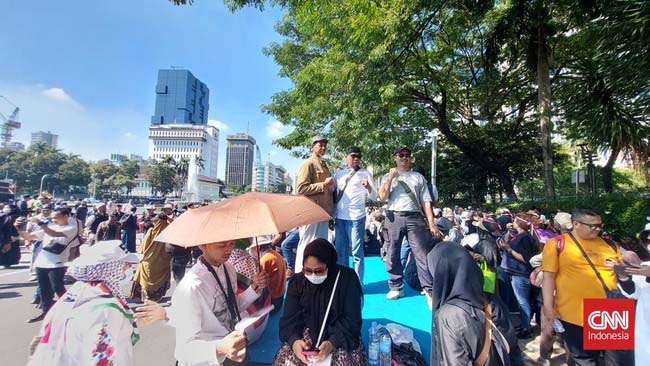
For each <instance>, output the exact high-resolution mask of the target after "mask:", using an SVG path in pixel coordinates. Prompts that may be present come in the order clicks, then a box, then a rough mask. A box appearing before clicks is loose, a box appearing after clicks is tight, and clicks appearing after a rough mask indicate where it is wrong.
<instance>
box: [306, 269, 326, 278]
mask: <svg viewBox="0 0 650 366" xmlns="http://www.w3.org/2000/svg"><path fill="white" fill-rule="evenodd" d="M302 272H303V273H304V274H306V275H317V276H321V275H324V274H325V273H326V272H327V268H317V269H315V270H311V269H309V268H305V267H302Z"/></svg>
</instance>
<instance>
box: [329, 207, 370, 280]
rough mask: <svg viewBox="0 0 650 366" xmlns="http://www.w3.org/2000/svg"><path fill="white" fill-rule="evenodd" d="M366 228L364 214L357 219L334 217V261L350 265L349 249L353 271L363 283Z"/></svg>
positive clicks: (342, 264)
mask: <svg viewBox="0 0 650 366" xmlns="http://www.w3.org/2000/svg"><path fill="white" fill-rule="evenodd" d="M365 230H366V218H365V216H364V217H362V218H360V219H358V220H343V219H336V237H335V239H334V246H335V247H336V254H337V260H336V263H337V264H339V265H341V266H346V267H349V266H350V261H349V257H350V249H352V257H353V260H354V271H355V272H356V273H357V276H358V277H359V281H360V282H361V283H363V267H364V266H363V258H364V252H363V237H364V234H365Z"/></svg>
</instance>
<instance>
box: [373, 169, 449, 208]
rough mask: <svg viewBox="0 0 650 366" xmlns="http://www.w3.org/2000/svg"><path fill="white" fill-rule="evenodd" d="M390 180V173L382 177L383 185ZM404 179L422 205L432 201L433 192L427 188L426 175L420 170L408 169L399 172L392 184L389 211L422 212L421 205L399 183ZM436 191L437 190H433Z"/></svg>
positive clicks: (388, 204)
mask: <svg viewBox="0 0 650 366" xmlns="http://www.w3.org/2000/svg"><path fill="white" fill-rule="evenodd" d="M387 180H388V174H385V175H384V177H383V178H382V179H381V185H382V186H383V185H384V183H385V182H386V181H387ZM398 181H402V182H404V183H406V185H407V186H408V187H409V188H410V189H411V192H413V195H414V196H415V198H417V199H418V200H419V201H420V206H422V207H424V203H425V202H432V201H433V199H432V198H431V194H429V189H428V188H427V181H426V179H425V178H424V176H423V175H422V174H420V173H418V172H414V171H407V172H399V174H397V176H395V178H393V181H392V182H391V185H390V194H389V196H388V203H387V208H388V210H389V211H398V212H420V207H418V206H417V204H416V203H415V202H413V200H412V199H411V196H410V195H409V194H408V193H407V192H406V191H405V190H404V188H402V186H401V185H400V184H399V183H398ZM433 191H434V193H436V192H437V190H435V189H434V190H433Z"/></svg>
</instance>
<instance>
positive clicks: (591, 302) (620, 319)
mask: <svg viewBox="0 0 650 366" xmlns="http://www.w3.org/2000/svg"><path fill="white" fill-rule="evenodd" d="M583 322H584V332H583V344H584V349H585V350H631V349H634V300H632V299H585V300H584V313H583Z"/></svg>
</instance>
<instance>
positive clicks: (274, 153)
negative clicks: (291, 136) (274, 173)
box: [269, 150, 278, 156]
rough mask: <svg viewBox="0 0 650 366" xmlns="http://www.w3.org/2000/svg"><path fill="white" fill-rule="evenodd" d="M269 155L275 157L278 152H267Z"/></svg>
mask: <svg viewBox="0 0 650 366" xmlns="http://www.w3.org/2000/svg"><path fill="white" fill-rule="evenodd" d="M269 154H271V156H276V155H278V151H277V150H271V151H269Z"/></svg>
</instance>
